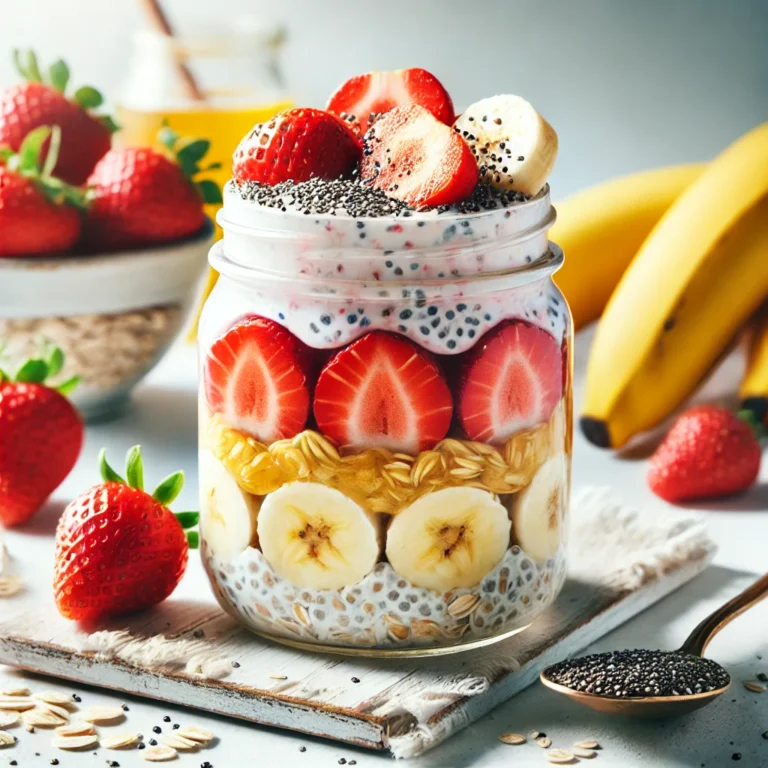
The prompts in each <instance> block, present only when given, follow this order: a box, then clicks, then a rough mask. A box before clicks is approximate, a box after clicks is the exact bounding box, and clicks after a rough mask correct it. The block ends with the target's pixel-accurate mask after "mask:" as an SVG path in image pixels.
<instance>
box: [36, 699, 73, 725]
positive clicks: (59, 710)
mask: <svg viewBox="0 0 768 768" xmlns="http://www.w3.org/2000/svg"><path fill="white" fill-rule="evenodd" d="M38 709H45V710H47V711H48V712H53V713H54V714H55V715H58V716H59V717H60V718H62V720H64V722H65V723H68V722H69V716H70V711H69V710H68V709H67V708H66V707H60V706H59V705H58V704H46V703H45V702H43V703H42V704H40V706H39V707H38Z"/></svg>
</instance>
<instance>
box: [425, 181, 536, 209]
mask: <svg viewBox="0 0 768 768" xmlns="http://www.w3.org/2000/svg"><path fill="white" fill-rule="evenodd" d="M527 200H530V198H529V197H527V196H526V195H524V194H522V193H521V192H508V191H507V190H504V189H498V188H497V187H492V186H491V185H490V184H483V183H482V182H481V183H479V184H478V185H477V186H476V187H475V188H474V190H473V191H472V194H471V195H470V196H469V197H468V198H466V199H465V200H462V201H461V202H460V203H456V204H454V205H440V206H438V207H437V211H438V213H459V214H462V213H482V212H483V211H494V210H496V209H497V208H507V207H509V206H511V205H518V204H519V203H524V202H526V201H527Z"/></svg>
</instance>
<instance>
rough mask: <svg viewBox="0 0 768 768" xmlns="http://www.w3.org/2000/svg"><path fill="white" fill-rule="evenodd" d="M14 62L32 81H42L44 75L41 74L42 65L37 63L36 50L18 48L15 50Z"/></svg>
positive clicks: (20, 72)
mask: <svg viewBox="0 0 768 768" xmlns="http://www.w3.org/2000/svg"><path fill="white" fill-rule="evenodd" d="M13 63H14V65H15V67H16V71H17V72H18V73H19V74H20V75H21V76H22V77H23V78H24V79H25V80H27V81H29V82H30V83H42V82H43V77H42V75H41V74H40V66H39V64H38V63H37V56H35V52H34V51H21V50H19V49H18V48H14V50H13Z"/></svg>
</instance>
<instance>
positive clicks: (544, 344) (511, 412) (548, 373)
mask: <svg viewBox="0 0 768 768" xmlns="http://www.w3.org/2000/svg"><path fill="white" fill-rule="evenodd" d="M562 393H563V358H562V352H561V349H560V345H559V344H558V343H557V342H556V341H555V339H554V338H553V337H552V336H551V335H550V334H549V333H547V332H546V331H544V330H542V329H541V328H537V327H536V326H533V325H529V324H528V323H525V322H523V321H522V320H509V321H506V322H503V323H501V324H500V325H498V326H497V327H496V328H494V329H493V330H492V331H490V332H489V333H487V334H486V335H485V336H484V337H483V338H482V339H480V341H479V342H478V343H477V344H476V345H475V347H474V348H473V349H472V350H470V351H469V352H468V353H467V356H466V357H465V358H464V360H463V361H462V363H461V370H460V373H459V397H458V401H459V404H458V415H459V421H460V422H461V425H462V427H463V428H464V431H465V432H466V433H467V436H468V437H469V438H470V440H479V441H482V442H487V443H503V442H504V441H505V440H507V439H508V438H510V437H511V436H512V435H514V434H515V433H516V432H519V431H520V430H522V429H528V428H529V427H533V426H535V425H536V424H541V423H543V422H545V421H547V420H548V419H549V417H550V416H551V415H552V412H553V411H554V410H555V406H556V405H557V403H558V402H559V400H560V397H561V396H562Z"/></svg>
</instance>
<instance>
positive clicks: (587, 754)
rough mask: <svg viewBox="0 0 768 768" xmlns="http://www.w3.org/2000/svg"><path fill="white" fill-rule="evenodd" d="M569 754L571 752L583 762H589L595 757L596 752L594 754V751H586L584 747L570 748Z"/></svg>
mask: <svg viewBox="0 0 768 768" xmlns="http://www.w3.org/2000/svg"><path fill="white" fill-rule="evenodd" d="M571 752H573V754H574V755H576V757H582V758H584V759H585V760H591V759H592V758H593V757H597V752H595V750H594V749H586V748H585V747H576V746H573V747H571Z"/></svg>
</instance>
